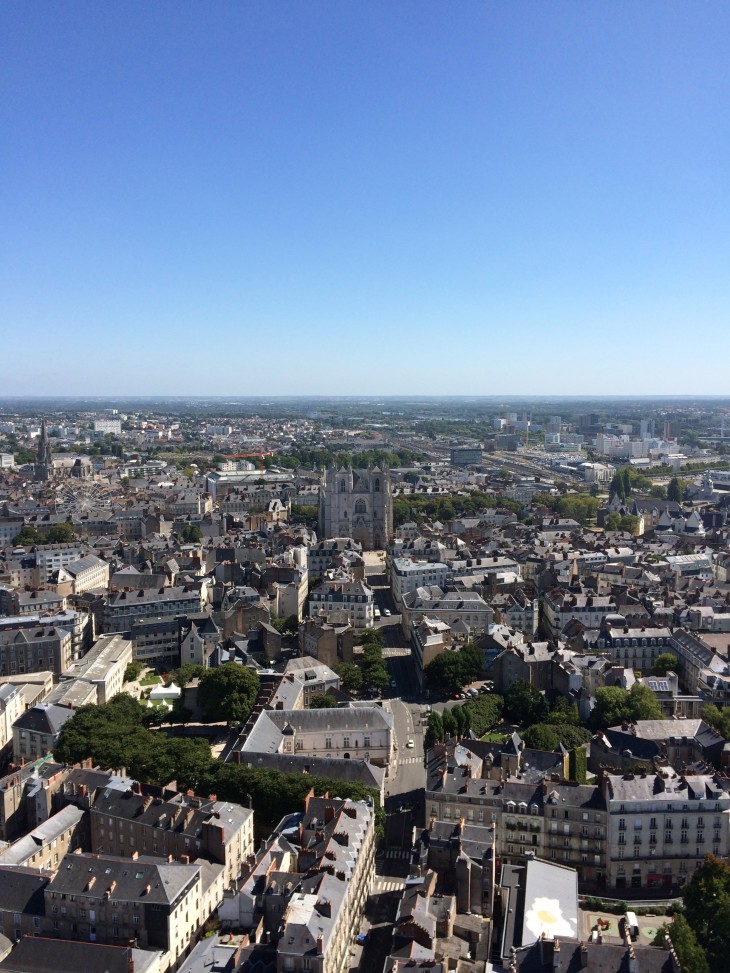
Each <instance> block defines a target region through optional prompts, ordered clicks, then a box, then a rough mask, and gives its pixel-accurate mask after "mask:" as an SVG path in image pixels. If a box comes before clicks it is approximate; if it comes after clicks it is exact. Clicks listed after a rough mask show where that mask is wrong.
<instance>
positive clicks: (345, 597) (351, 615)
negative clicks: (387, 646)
mask: <svg viewBox="0 0 730 973" xmlns="http://www.w3.org/2000/svg"><path fill="white" fill-rule="evenodd" d="M343 611H344V612H346V613H347V618H348V619H349V622H350V624H351V625H352V626H353V628H372V626H373V623H374V622H375V599H374V596H373V589H372V588H371V587H370V586H369V585H367V584H366V583H365V582H364V581H359V580H342V579H337V580H335V579H333V580H326V581H323V582H322V584H321V585H320V586H319V587H318V588H315V589H314V591H312V592H311V593H310V595H309V613H310V615H312V616H313V617H316V616H318V615H325V616H327V615H329V614H330V613H332V612H343Z"/></svg>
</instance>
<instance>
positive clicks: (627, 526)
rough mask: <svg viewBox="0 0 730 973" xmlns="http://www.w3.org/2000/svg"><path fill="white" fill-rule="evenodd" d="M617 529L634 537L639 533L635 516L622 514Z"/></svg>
mask: <svg viewBox="0 0 730 973" xmlns="http://www.w3.org/2000/svg"><path fill="white" fill-rule="evenodd" d="M619 529H620V530H623V531H625V532H626V533H627V534H633V535H634V536H636V535H637V534H638V532H639V518H638V517H637V516H636V514H624V516H623V517H622V518H621V522H620V524H619Z"/></svg>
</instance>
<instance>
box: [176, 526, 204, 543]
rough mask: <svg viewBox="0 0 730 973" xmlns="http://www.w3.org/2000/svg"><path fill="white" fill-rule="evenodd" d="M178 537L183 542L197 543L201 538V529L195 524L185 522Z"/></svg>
mask: <svg viewBox="0 0 730 973" xmlns="http://www.w3.org/2000/svg"><path fill="white" fill-rule="evenodd" d="M180 538H181V540H182V541H183V542H184V543H185V544H197V543H198V542H199V541H202V539H203V531H202V530H201V529H200V527H199V526H198V525H197V524H185V526H184V527H183V529H182V533H181V534H180Z"/></svg>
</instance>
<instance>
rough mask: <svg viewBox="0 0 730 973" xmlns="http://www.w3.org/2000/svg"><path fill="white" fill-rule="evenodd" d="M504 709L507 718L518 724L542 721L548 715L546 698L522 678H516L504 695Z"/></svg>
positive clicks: (528, 724)
mask: <svg viewBox="0 0 730 973" xmlns="http://www.w3.org/2000/svg"><path fill="white" fill-rule="evenodd" d="M504 705H505V710H506V712H507V715H508V716H509V718H510V719H511V720H512V721H513V722H514V723H517V724H519V725H520V726H531V725H532V724H533V723H542V722H544V721H545V720H546V719H547V716H548V704H547V700H546V699H545V697H544V696H543V694H542V693H541V692H540V690H539V689H535V687H534V686H531V685H530V684H529V683H528V682H525V680H524V679H516V680H515V681H514V682H513V683H512V685H511V686H510V687H509V689H508V690H507V695H506V696H505V697H504Z"/></svg>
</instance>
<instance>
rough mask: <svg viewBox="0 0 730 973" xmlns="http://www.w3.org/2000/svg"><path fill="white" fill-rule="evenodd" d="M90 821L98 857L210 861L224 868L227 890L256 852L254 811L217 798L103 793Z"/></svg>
mask: <svg viewBox="0 0 730 973" xmlns="http://www.w3.org/2000/svg"><path fill="white" fill-rule="evenodd" d="M89 816H90V829H91V849H92V851H94V852H95V853H98V854H102V853H103V854H107V855H121V856H124V857H129V855H130V854H132V853H134V852H137V853H138V854H140V855H152V856H154V857H160V858H167V857H168V856H170V855H172V856H173V858H175V859H176V860H178V861H185V860H186V859H187V860H189V861H197V860H198V859H206V860H208V861H211V862H216V863H217V864H219V865H221V866H222V867H223V876H224V885H229V884H230V883H231V882H235V881H236V879H237V878H238V876H239V874H240V872H241V866H242V864H243V862H245V861H246V859H247V857H248V856H249V855H251V854H253V850H254V835H253V811H252V810H251V809H250V808H246V807H242V806H241V805H240V804H234V803H232V802H230V801H218V800H217V799H216V798H215V795H212V796H211V797H210V798H208V799H205V798H202V797H197V796H195V795H193V794H175V795H174V796H168V797H162V796H153V795H150V794H143V793H142V787H141V786H140V785H139V784H136V783H135V784H133V785H132V787H130V788H127V789H126V790H120V789H114V788H108V789H106V790H103V791H100V792H99V793H98V794H97V795H96V797H95V799H94V803H93V804H92V805H91V808H90V811H89Z"/></svg>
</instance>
